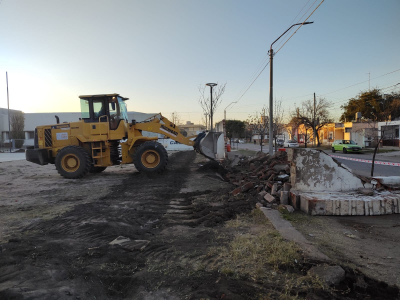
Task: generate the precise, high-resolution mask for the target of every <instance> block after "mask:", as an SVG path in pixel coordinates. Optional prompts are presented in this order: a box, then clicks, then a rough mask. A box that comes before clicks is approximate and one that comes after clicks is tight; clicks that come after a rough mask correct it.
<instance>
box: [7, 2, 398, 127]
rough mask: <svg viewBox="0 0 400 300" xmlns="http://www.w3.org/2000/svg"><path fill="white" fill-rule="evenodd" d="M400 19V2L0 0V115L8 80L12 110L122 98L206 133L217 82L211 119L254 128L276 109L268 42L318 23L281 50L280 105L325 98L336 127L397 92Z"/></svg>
mask: <svg viewBox="0 0 400 300" xmlns="http://www.w3.org/2000/svg"><path fill="white" fill-rule="evenodd" d="M321 2H322V4H321V5H320V6H319V7H318V5H319V4H320V3H321ZM317 7H318V8H317ZM314 10H315V11H314ZM313 11H314V12H313ZM399 13H400V1H399V0H382V1H376V0H352V1H348V0H334V1H333V0H325V1H322V0H274V1H272V0H251V1H244V0H241V1H240V0H214V1H211V0H201V1H200V0H147V1H138V0H129V1H128V0H117V1H111V0H107V1H106V0H85V1H82V0H68V1H66V0H65V1H61V0H52V1H49V0H0V107H1V108H7V89H6V72H8V82H9V101H10V108H11V109H17V110H22V111H24V112H26V113H32V112H78V111H80V106H79V98H78V97H79V95H87V94H103V93H119V94H121V95H122V96H124V97H128V98H129V99H130V100H128V101H127V105H128V110H129V111H138V112H144V113H158V112H161V113H162V114H163V115H165V116H166V117H170V116H171V114H172V113H173V112H176V113H177V114H178V116H179V118H180V119H181V121H183V122H186V121H192V122H194V123H199V122H201V120H202V117H203V110H202V108H201V106H200V105H199V102H198V100H199V98H200V93H199V87H203V86H204V85H205V84H206V83H209V82H215V83H218V84H219V85H221V84H225V83H226V90H225V93H224V94H223V95H222V97H221V103H220V105H219V106H218V108H217V111H216V112H215V115H214V121H220V120H221V119H222V118H223V115H224V109H225V108H226V107H228V106H229V107H228V109H227V111H226V114H227V119H236V120H246V119H248V118H249V115H254V114H255V113H256V112H259V111H261V109H262V108H263V106H268V103H269V80H270V69H269V68H270V66H269V65H267V63H268V50H269V48H270V45H271V43H272V42H273V41H274V40H275V39H277V38H278V37H279V36H280V35H281V34H282V33H283V32H284V31H285V30H286V29H288V28H289V27H290V26H291V25H292V24H294V23H298V22H304V21H305V20H306V19H307V18H308V17H309V18H308V19H307V21H312V22H314V23H313V24H310V25H304V26H301V27H300V28H299V26H296V27H295V29H297V28H299V30H298V31H297V32H296V34H294V35H293V36H292V37H291V38H290V39H289V40H288V38H289V37H290V36H291V34H292V33H293V32H294V30H292V31H290V32H289V35H285V36H283V37H282V38H281V39H280V40H279V41H278V42H276V43H275V44H274V47H273V49H274V51H275V55H274V59H273V80H274V85H273V91H274V101H281V103H282V108H283V110H284V112H285V114H286V115H287V116H288V115H290V113H291V112H293V111H294V108H295V107H296V106H299V105H300V104H301V103H302V102H303V101H306V100H308V99H313V93H316V97H317V98H319V97H324V98H326V99H327V100H329V101H331V102H332V103H333V104H332V109H331V115H332V117H333V118H334V119H335V120H338V119H339V117H340V114H341V109H340V105H343V104H345V103H346V101H347V100H348V99H350V98H352V97H356V96H357V95H358V94H359V93H360V92H362V91H367V90H368V89H369V88H371V89H372V88H380V89H382V92H384V93H390V92H394V91H396V92H398V91H400V84H399V85H397V86H396V84H397V83H400V55H399V53H400V52H399V49H400V39H399V29H400V18H399V17H398V15H399ZM310 14H312V15H311V16H310ZM286 40H288V41H287V43H285V41H286ZM282 45H284V46H283V47H282V48H281V46H282ZM278 50H279V51H278ZM262 69H264V70H263V71H262ZM257 76H258V77H257ZM256 77H257V79H256ZM232 102H237V103H233V104H232Z"/></svg>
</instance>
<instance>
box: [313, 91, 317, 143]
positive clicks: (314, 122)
mask: <svg viewBox="0 0 400 300" xmlns="http://www.w3.org/2000/svg"><path fill="white" fill-rule="evenodd" d="M313 124H314V128H313V129H314V139H313V140H314V147H315V138H316V133H317V131H316V130H315V127H316V125H317V124H316V120H315V93H314V116H313Z"/></svg>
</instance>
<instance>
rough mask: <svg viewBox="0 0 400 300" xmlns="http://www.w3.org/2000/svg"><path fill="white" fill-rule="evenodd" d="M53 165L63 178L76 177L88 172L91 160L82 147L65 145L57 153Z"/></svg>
mask: <svg viewBox="0 0 400 300" xmlns="http://www.w3.org/2000/svg"><path fill="white" fill-rule="evenodd" d="M55 165H56V169H57V171H58V173H59V174H60V175H61V176H63V177H64V178H67V179H77V178H82V177H83V176H85V175H86V174H87V173H88V172H89V170H90V166H91V165H92V162H91V160H90V156H89V154H88V153H87V152H86V151H85V149H83V148H82V147H79V146H67V147H64V148H62V149H61V150H60V151H59V152H58V153H57V156H56V160H55Z"/></svg>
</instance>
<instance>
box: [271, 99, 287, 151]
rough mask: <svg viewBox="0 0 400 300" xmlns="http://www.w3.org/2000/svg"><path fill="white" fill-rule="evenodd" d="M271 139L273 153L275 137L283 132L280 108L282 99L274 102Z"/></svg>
mask: <svg viewBox="0 0 400 300" xmlns="http://www.w3.org/2000/svg"><path fill="white" fill-rule="evenodd" d="M273 125H274V127H273V135H274V136H273V138H274V142H275V151H276V149H277V146H278V145H277V142H276V139H277V136H278V135H280V134H282V132H283V131H284V130H285V124H284V109H283V108H282V99H281V100H278V101H276V100H275V101H274V117H273Z"/></svg>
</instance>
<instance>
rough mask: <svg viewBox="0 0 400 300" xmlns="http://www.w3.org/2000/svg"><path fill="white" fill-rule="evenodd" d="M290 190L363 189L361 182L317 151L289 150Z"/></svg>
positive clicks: (337, 190) (333, 190) (327, 156)
mask: <svg viewBox="0 0 400 300" xmlns="http://www.w3.org/2000/svg"><path fill="white" fill-rule="evenodd" d="M288 160H289V162H290V165H291V166H290V177H291V178H290V179H291V184H292V188H293V189H294V190H298V191H304V192H329V191H332V192H339V191H351V190H355V189H358V188H362V187H364V186H363V184H362V182H361V180H360V179H359V178H357V177H355V176H354V175H353V174H352V173H351V172H350V171H349V170H347V169H345V168H343V167H341V166H339V165H338V163H336V162H335V161H334V160H333V159H332V158H331V157H330V156H329V155H327V154H326V153H324V152H321V151H318V150H309V149H301V148H297V149H295V148H289V149H288Z"/></svg>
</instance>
